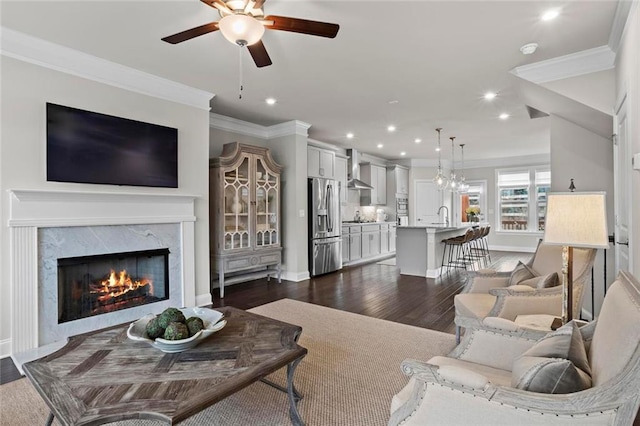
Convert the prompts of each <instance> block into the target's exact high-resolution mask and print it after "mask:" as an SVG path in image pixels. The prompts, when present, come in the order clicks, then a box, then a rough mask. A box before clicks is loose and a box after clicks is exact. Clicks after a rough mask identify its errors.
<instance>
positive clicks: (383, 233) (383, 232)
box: [380, 224, 389, 254]
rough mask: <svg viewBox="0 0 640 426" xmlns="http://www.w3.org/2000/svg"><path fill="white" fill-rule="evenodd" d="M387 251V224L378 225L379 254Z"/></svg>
mask: <svg viewBox="0 0 640 426" xmlns="http://www.w3.org/2000/svg"><path fill="white" fill-rule="evenodd" d="M386 253H389V225H387V224H384V225H380V254H386Z"/></svg>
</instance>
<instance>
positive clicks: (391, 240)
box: [389, 223, 396, 252]
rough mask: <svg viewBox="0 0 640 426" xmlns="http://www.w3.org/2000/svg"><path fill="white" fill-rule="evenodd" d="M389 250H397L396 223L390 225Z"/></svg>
mask: <svg viewBox="0 0 640 426" xmlns="http://www.w3.org/2000/svg"><path fill="white" fill-rule="evenodd" d="M389 251H390V252H395V251H396V224H395V223H392V224H390V225H389Z"/></svg>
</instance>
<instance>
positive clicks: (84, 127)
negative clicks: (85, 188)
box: [47, 103, 178, 188]
mask: <svg viewBox="0 0 640 426" xmlns="http://www.w3.org/2000/svg"><path fill="white" fill-rule="evenodd" d="M47 181H54V182H78V183H94V184H107V185H131V186H154V187H163V188H177V187H178V129H174V128H172V127H165V126H159V125H157V124H150V123H143V122H140V121H135V120H129V119H126V118H120V117H114V116H111V115H105V114H99V113H96V112H90V111H84V110H81V109H76V108H71V107H68V106H62V105H56V104H52V103H47Z"/></svg>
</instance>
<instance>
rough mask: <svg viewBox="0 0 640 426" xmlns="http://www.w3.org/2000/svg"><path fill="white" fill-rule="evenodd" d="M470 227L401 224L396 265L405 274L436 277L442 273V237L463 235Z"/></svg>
mask: <svg viewBox="0 0 640 426" xmlns="http://www.w3.org/2000/svg"><path fill="white" fill-rule="evenodd" d="M470 228H471V226H469V225H463V226H448V227H445V226H440V225H432V226H424V225H423V226H398V227H397V228H396V265H397V267H398V268H399V269H400V274H402V275H415V276H419V277H427V278H437V277H439V276H440V273H441V267H440V266H441V264H442V252H443V251H444V244H443V243H442V240H444V239H447V238H451V237H457V236H460V235H464V234H465V232H467V229H470Z"/></svg>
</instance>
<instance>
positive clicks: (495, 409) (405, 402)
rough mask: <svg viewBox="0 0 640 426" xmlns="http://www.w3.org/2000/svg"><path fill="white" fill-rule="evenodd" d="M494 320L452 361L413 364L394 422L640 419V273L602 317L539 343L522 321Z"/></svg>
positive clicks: (610, 295) (407, 368) (611, 299)
mask: <svg viewBox="0 0 640 426" xmlns="http://www.w3.org/2000/svg"><path fill="white" fill-rule="evenodd" d="M485 322H486V323H489V324H485V326H484V327H482V328H475V327H474V328H469V329H467V333H465V336H464V339H463V341H462V343H461V344H460V345H458V347H456V349H455V350H454V351H453V352H452V353H451V354H449V355H448V356H446V357H445V356H437V357H434V358H432V359H430V360H428V361H427V362H421V361H413V360H407V361H405V362H403V364H402V370H403V372H404V373H405V374H407V375H408V376H410V380H409V383H408V384H407V385H406V386H405V387H404V388H403V389H402V390H401V391H400V392H399V393H398V394H396V395H395V396H394V397H393V400H392V402H391V417H390V420H389V425H390V426H395V425H400V424H402V425H404V426H411V425H420V426H427V425H556V424H558V425H560V424H561V425H569V424H575V425H581V426H582V425H618V426H622V425H631V424H632V423H633V419H634V418H635V416H636V413H637V411H638V407H639V406H640V392H638V390H639V389H640V344H639V342H640V283H639V282H638V281H637V280H636V279H635V278H633V277H632V276H630V275H628V274H625V273H622V274H620V275H619V276H618V278H617V280H616V282H614V284H613V285H612V286H611V287H610V289H609V291H608V292H607V295H606V297H605V300H604V303H603V306H602V310H601V312H600V316H599V317H598V319H597V320H596V321H594V322H591V323H588V324H586V325H584V324H585V323H582V322H581V321H572V322H570V323H568V324H566V325H564V326H562V327H561V328H560V329H558V330H556V331H554V332H551V333H548V334H546V335H544V337H543V338H542V339H539V340H536V339H537V334H536V333H533V332H531V331H527V330H524V329H521V328H520V327H518V326H517V325H516V324H515V323H513V322H512V321H509V320H505V319H496V318H491V319H487V320H485ZM545 353H546V354H545ZM565 358H566V359H565ZM571 372H573V373H572V374H570V373H571ZM574 373H575V374H574ZM578 373H579V374H578ZM568 379H571V380H568Z"/></svg>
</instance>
